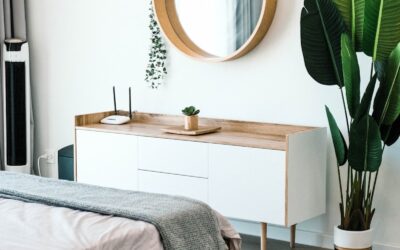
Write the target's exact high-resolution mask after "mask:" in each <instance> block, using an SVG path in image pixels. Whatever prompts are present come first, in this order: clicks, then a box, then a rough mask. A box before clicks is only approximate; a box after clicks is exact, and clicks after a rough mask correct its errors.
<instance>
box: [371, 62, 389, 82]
mask: <svg viewBox="0 0 400 250" xmlns="http://www.w3.org/2000/svg"><path fill="white" fill-rule="evenodd" d="M386 66H387V61H376V62H374V68H375V72H376V73H377V74H378V79H379V81H380V82H382V81H384V80H385V78H386V72H385V70H386Z"/></svg>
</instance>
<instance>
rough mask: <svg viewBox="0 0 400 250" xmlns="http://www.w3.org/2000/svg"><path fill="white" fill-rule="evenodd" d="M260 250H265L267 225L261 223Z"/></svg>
mask: <svg viewBox="0 0 400 250" xmlns="http://www.w3.org/2000/svg"><path fill="white" fill-rule="evenodd" d="M261 250H267V223H264V222H261Z"/></svg>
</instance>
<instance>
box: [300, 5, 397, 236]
mask: <svg viewBox="0 0 400 250" xmlns="http://www.w3.org/2000/svg"><path fill="white" fill-rule="evenodd" d="M399 12H400V1H399V0H305V1H304V8H303V9H302V13H301V45H302V51H303V57H304V62H305V66H306V69H307V71H308V73H309V74H310V75H311V77H312V78H314V79H315V80H316V81H317V82H318V83H320V84H323V85H336V86H338V88H339V93H340V95H341V97H342V98H341V99H342V102H343V108H344V115H345V118H346V129H347V131H346V134H347V138H348V142H347V141H346V139H345V138H346V137H345V136H344V135H343V134H342V131H341V130H340V129H339V126H338V125H337V123H336V121H335V118H334V116H333V114H332V113H331V112H330V110H329V109H328V107H326V113H327V117H328V123H329V127H330V131H331V135H332V140H333V144H334V149H335V153H336V159H337V169H338V180H339V187H340V204H339V209H340V215H341V218H340V219H341V220H340V225H339V228H340V229H342V230H347V231H364V230H369V229H370V227H371V221H372V218H373V216H374V214H375V209H374V206H373V201H374V195H375V190H376V184H377V178H378V176H379V170H380V167H381V163H382V155H383V152H384V149H385V147H387V146H390V145H392V144H394V143H395V142H396V140H397V139H398V138H399V135H400V44H399V41H400V14H399ZM357 52H364V53H365V54H366V55H367V56H369V57H371V69H370V75H369V83H368V85H367V87H366V90H365V92H364V94H363V95H362V96H361V93H360V92H361V91H360V79H361V77H360V66H359V64H358V58H357ZM378 83H379V84H378ZM376 89H377V91H375V90H376ZM346 163H347V164H346ZM341 168H347V169H345V170H344V172H345V173H346V172H347V175H346V176H345V178H343V176H342V175H343V174H342V173H341V172H342V171H341Z"/></svg>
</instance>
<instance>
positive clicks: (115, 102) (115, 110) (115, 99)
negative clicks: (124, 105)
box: [113, 86, 117, 115]
mask: <svg viewBox="0 0 400 250" xmlns="http://www.w3.org/2000/svg"><path fill="white" fill-rule="evenodd" d="M113 95H114V114H115V115H117V98H116V97H115V86H113Z"/></svg>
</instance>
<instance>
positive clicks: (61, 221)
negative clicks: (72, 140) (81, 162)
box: [0, 172, 240, 250]
mask: <svg viewBox="0 0 400 250" xmlns="http://www.w3.org/2000/svg"><path fill="white" fill-rule="evenodd" d="M110 196H112V200H111V201H112V202H108V201H110ZM121 197H122V198H121ZM114 198H115V199H114ZM132 201H133V202H132ZM104 202H106V203H104ZM132 204H134V205H132ZM143 204H144V205H143ZM170 204H175V205H174V206H176V207H175V208H173V209H171V206H170ZM135 206H137V207H135ZM143 206H144V209H143ZM153 206H155V207H153ZM193 207H195V208H193ZM161 215H162V216H161ZM210 215H211V217H209V216H210ZM207 216H208V217H207ZM205 218H211V219H210V220H208V219H206V220H205ZM213 218H215V223H214V222H212V220H213ZM214 224H215V225H216V230H214V231H213V225H214ZM210 232H211V233H210ZM221 239H223V240H222V241H223V242H224V244H223V245H222V243H221ZM196 241H198V242H196ZM213 241H215V242H218V244H219V245H218V246H217V247H215V246H213V245H212V244H213V243H212V242H213ZM3 249H4V250H13V249H15V250H19V249H32V250H36V249H38V250H39V249H40V250H46V249H55V250H56V249H65V250H67V249H68V250H69V249H74V250H75V249H76V250H80V249H118V250H125V249H126V250H128V249H137V250H141V249H143V250H162V249H185V250H191V249H196V250H197V249H233V250H239V249H240V237H239V235H238V234H237V233H236V231H235V230H234V229H233V228H232V226H231V225H230V224H229V222H228V221H227V220H226V219H225V218H224V217H223V216H221V215H219V214H218V213H217V212H215V211H213V210H211V209H210V210H209V211H208V209H207V207H206V205H204V204H202V203H200V202H198V201H195V200H190V199H187V198H184V197H173V196H165V195H159V194H147V193H141V192H132V191H126V190H116V189H109V188H102V187H96V186H90V185H82V184H76V183H71V182H65V181H57V180H51V179H46V178H40V177H34V176H28V175H21V174H13V173H6V172H0V250H3Z"/></svg>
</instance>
